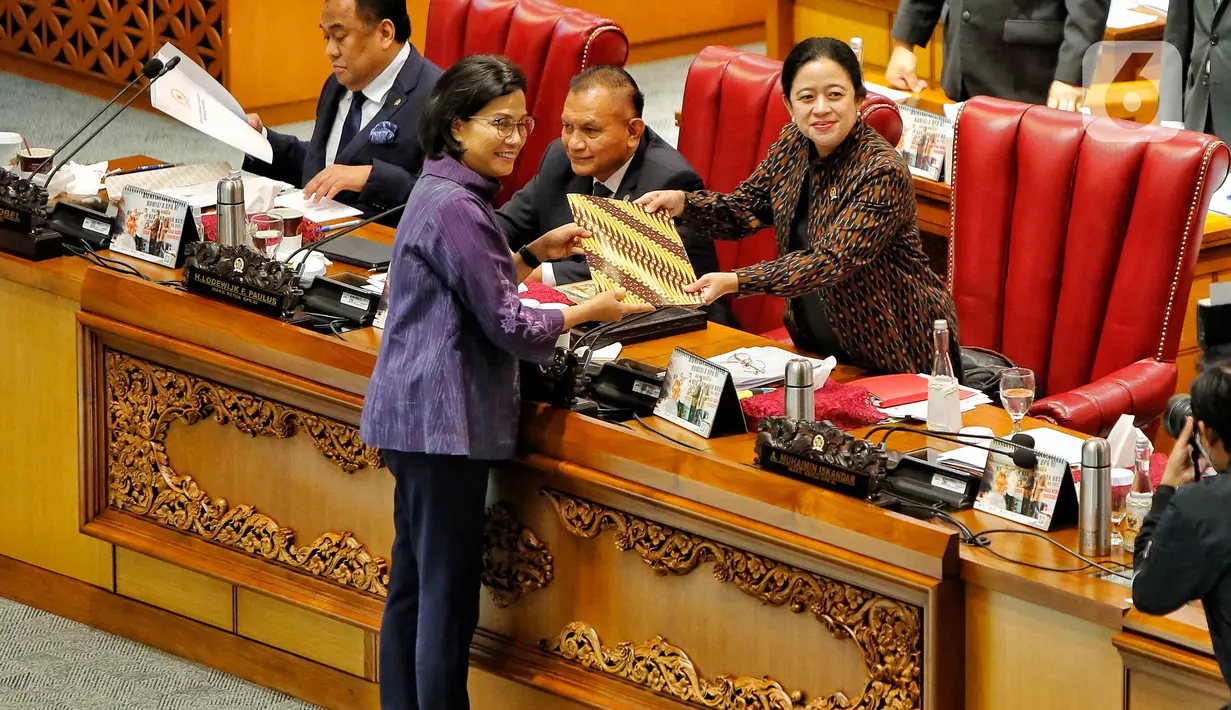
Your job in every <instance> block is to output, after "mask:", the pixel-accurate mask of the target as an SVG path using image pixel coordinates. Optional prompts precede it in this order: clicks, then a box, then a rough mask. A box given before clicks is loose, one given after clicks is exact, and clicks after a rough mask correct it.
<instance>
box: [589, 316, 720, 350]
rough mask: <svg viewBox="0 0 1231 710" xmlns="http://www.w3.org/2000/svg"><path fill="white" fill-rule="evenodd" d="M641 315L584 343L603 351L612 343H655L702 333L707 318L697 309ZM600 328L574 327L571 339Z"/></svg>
mask: <svg viewBox="0 0 1231 710" xmlns="http://www.w3.org/2000/svg"><path fill="white" fill-rule="evenodd" d="M641 315H642V316H643V317H637V318H635V319H634V318H629V319H628V321H627V323H616V324H614V327H611V328H603V331H602V332H601V333H599V334H598V335H596V336H595V337H594V338H587V339H586V340H585V342H587V343H590V341H591V340H593V341H594V342H593V343H590V344H591V345H592V347H594V348H595V349H601V348H604V347H606V346H608V345H610V344H612V343H620V344H621V345H633V344H634V343H643V342H645V341H647V340H658V339H659V338H669V337H671V336H673V335H682V334H684V333H693V332H696V331H698V330H705V328H706V323H708V320H709V316H708V315H707V314H706V312H705V311H703V310H701V309H699V308H684V307H681V306H668V307H666V308H659V309H657V310H655V311H652V312H650V313H645V314H641ZM602 326H603V324H599V323H586V324H584V325H580V326H577V327H576V328H573V330H572V331H571V332H572V334H573V339H574V341H577V342H580V341H579V340H578V339H580V338H585V337H586V336H587V335H591V334H592V333H594V331H595V329H597V328H599V327H602Z"/></svg>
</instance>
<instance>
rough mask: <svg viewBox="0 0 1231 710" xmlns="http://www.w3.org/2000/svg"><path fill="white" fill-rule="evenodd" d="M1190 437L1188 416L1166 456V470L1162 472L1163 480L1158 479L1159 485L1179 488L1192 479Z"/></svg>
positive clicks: (1191, 428) (1189, 419) (1190, 418)
mask: <svg viewBox="0 0 1231 710" xmlns="http://www.w3.org/2000/svg"><path fill="white" fill-rule="evenodd" d="M1192 438H1193V418H1192V417H1189V418H1188V420H1187V421H1185V422H1184V430H1183V431H1181V432H1180V437H1179V438H1178V439H1176V440H1175V445H1174V446H1172V447H1171V455H1170V456H1168V457H1167V470H1166V471H1165V472H1164V473H1163V480H1161V481H1159V485H1162V486H1171V487H1173V488H1179V487H1180V486H1182V485H1184V484H1185V483H1188V482H1189V481H1191V480H1193V457H1192V447H1191V446H1190V444H1189V442H1191V441H1192Z"/></svg>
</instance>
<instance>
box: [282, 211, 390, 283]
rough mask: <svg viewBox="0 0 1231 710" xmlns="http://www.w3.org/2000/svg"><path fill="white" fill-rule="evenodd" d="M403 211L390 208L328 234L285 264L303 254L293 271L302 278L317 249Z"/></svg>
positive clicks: (303, 248) (297, 250)
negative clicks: (335, 232) (309, 260)
mask: <svg viewBox="0 0 1231 710" xmlns="http://www.w3.org/2000/svg"><path fill="white" fill-rule="evenodd" d="M404 209H406V205H404V204H402V205H398V206H397V207H391V208H389V209H387V210H385V211H384V212H381V213H380V214H378V215H374V216H372V217H368V218H367V219H365V220H363V221H362V222H360V223H359V224H353V225H351V226H349V227H347V228H346V229H343V230H342V231H340V232H338V233H337V234H330V235H329V236H327V237H325V238H324V239H318V240H316V241H315V242H312V243H311V244H305V245H304V246H301V247H299V248H298V249H296V250H295V251H293V252H291V255H290V256H288V257H287V258H286V263H287V264H290V263H291V260H292V259H294V258H295V257H296V256H298V255H299V253H300V252H305V253H304V255H303V259H302V260H300V262H299V266H298V267H296V269H295V278H299V277H300V276H303V271H304V269H305V268H306V267H307V265H308V257H310V256H312V252H314V251H316V250H317V249H320V248H321V247H323V246H325V245H326V244H328V243H329V242H332V241H334V240H335V239H338V238H339V237H345V236H346V235H348V234H350V233H351V232H353V231H355V230H356V229H361V228H363V227H366V226H368V225H369V224H371V223H373V222H375V221H377V220H381V219H384V218H385V217H389V216H391V215H393V214H395V213H397V212H401V211H402V210H404Z"/></svg>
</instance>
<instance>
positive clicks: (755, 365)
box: [727, 350, 765, 375]
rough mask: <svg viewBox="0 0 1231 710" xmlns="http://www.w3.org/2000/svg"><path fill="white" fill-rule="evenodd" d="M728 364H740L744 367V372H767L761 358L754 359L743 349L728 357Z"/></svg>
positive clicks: (757, 373)
mask: <svg viewBox="0 0 1231 710" xmlns="http://www.w3.org/2000/svg"><path fill="white" fill-rule="evenodd" d="M727 364H730V365H739V366H740V367H742V368H744V372H750V373H752V374H754V375H762V374H765V363H764V362H762V361H761V360H753V359H752V356H751V355H749V354H748V353H746V352H744V351H743V350H736V351H735V352H733V353H731V356H730V357H728V358H727Z"/></svg>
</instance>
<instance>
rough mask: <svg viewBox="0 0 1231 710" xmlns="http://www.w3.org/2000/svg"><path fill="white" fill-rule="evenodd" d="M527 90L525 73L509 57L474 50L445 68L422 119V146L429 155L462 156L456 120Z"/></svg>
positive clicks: (431, 156)
mask: <svg viewBox="0 0 1231 710" xmlns="http://www.w3.org/2000/svg"><path fill="white" fill-rule="evenodd" d="M525 90H526V75H525V74H522V72H521V69H520V68H519V67H518V66H517V65H516V64H514V63H513V62H512V61H510V60H509V59H508V58H507V57H501V56H499V55H495V54H472V55H470V56H469V57H465V58H463V59H462V60H460V61H459V62H457V63H456V64H454V65H453V66H451V67H449V68H448V69H446V70H445V73H444V74H441V75H440V79H439V80H437V81H436V88H434V89H432V95H431V97H430V98H428V100H427V106H425V107H424V108H423V116H422V117H421V118H420V119H419V146H420V147H421V148H423V153H424V154H425V155H426V156H427V157H429V158H443V157H444V156H446V155H448V156H450V157H452V158H456V159H458V160H460V159H461V157H462V153H463V152H465V151H464V150H463V149H462V145H461V144H460V143H458V142H457V139H456V138H454V137H453V122H454V121H456V120H458V119H462V120H466V119H469V118H470V117H471V116H473V115H475V114H476V113H478V112H479V111H481V110H483V107H484V106H486V105H488V104H489V103H491V102H492V101H495V100H496V99H498V98H500V97H501V96H508V95H509V94H512V93H514V92H516V91H525Z"/></svg>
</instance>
